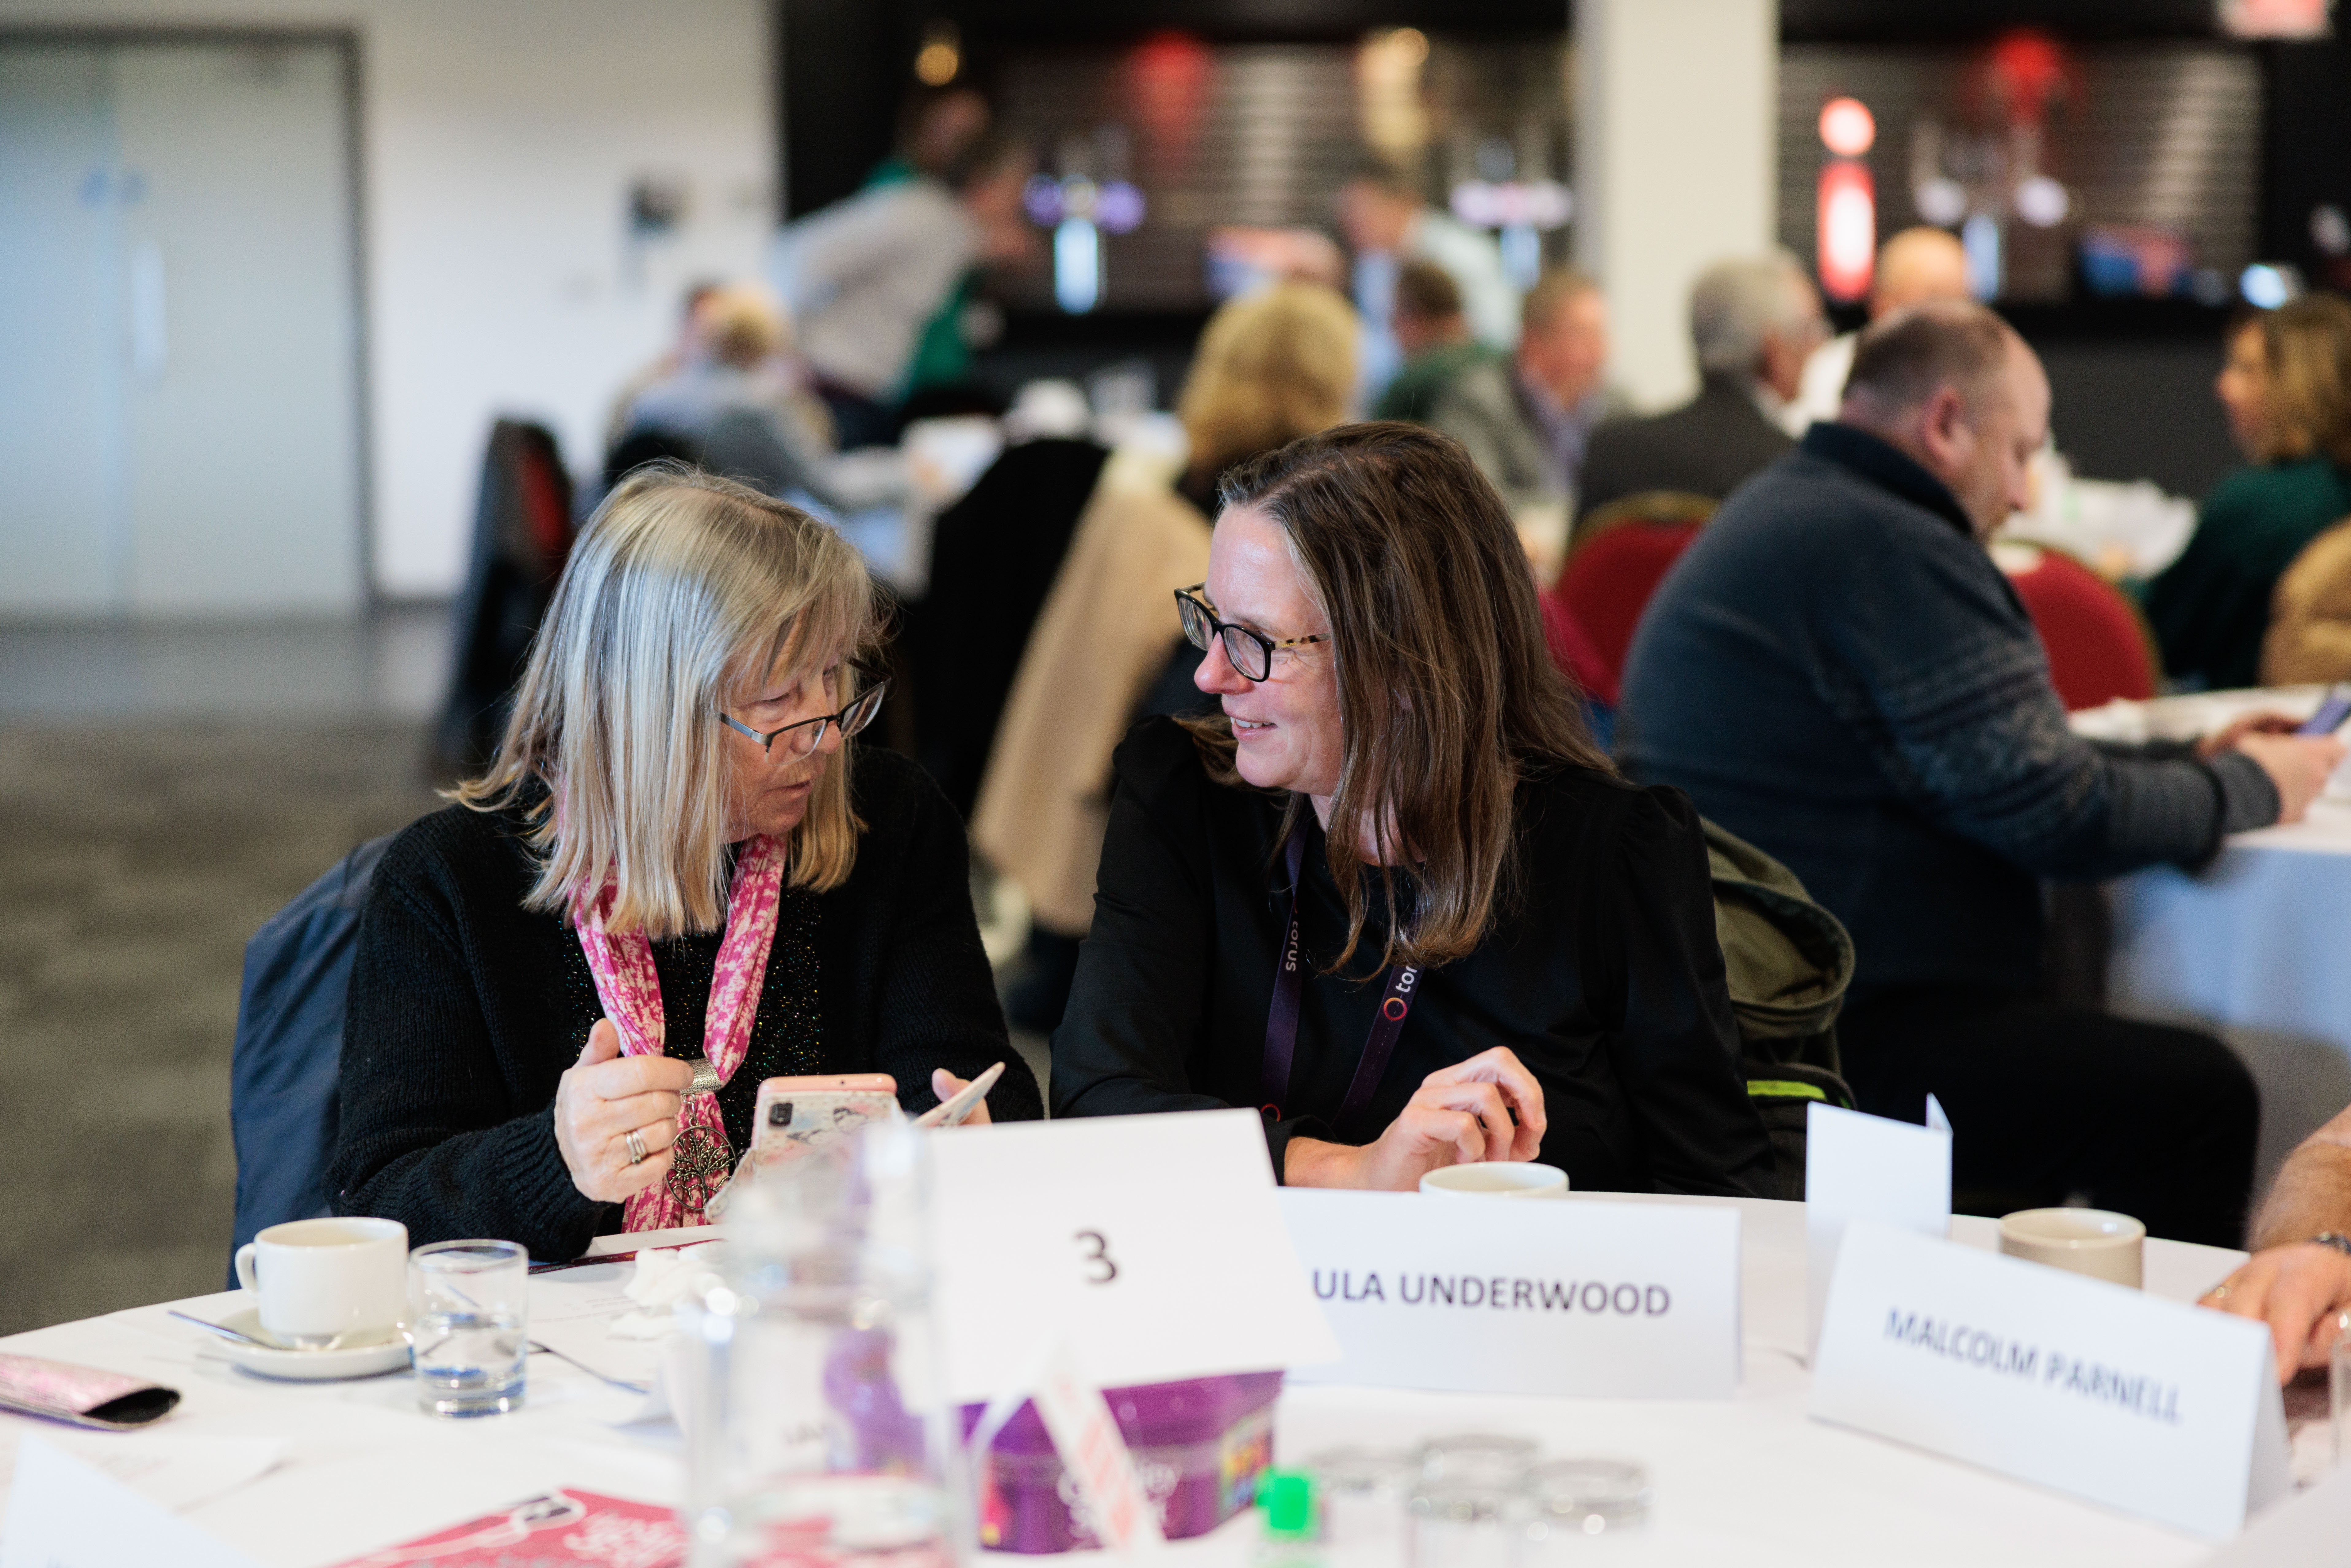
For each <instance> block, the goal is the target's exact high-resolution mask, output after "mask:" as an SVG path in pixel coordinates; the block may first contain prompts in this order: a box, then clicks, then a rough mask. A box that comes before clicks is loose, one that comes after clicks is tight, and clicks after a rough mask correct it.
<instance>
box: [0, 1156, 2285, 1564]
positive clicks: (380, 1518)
mask: <svg viewBox="0 0 2351 1568" xmlns="http://www.w3.org/2000/svg"><path fill="white" fill-rule="evenodd" d="M1636 1201H1649V1202H1676V1201H1695V1200H1679V1199H1669V1198H1667V1199H1659V1198H1650V1199H1643V1200H1636ZM1737 1207H1739V1208H1740V1211H1741V1213H1742V1216H1743V1234H1742V1258H1743V1260H1744V1269H1745V1281H1744V1294H1743V1301H1742V1312H1743V1323H1744V1330H1745V1345H1746V1351H1745V1360H1746V1365H1745V1376H1744V1379H1743V1381H1742V1383H1741V1385H1740V1393H1739V1396H1738V1397H1737V1398H1736V1399H1735V1400H1731V1401H1729V1402H1706V1403H1700V1402H1691V1401H1674V1402H1650V1401H1635V1400H1558V1399H1531V1398H1530V1399H1507V1398H1490V1397H1485V1398H1473V1397H1466V1396H1441V1395H1426V1394H1404V1393H1390V1392H1385V1391H1374V1390H1368V1389H1344V1388H1300V1389H1296V1390H1293V1391H1291V1392H1290V1393H1288V1394H1285V1395H1284V1396H1282V1399H1281V1403H1280V1407H1279V1410H1278V1412H1277V1419H1276V1444H1277V1451H1278V1453H1279V1454H1280V1455H1281V1456H1283V1457H1285V1458H1291V1459H1295V1458H1302V1457H1304V1456H1306V1455H1309V1454H1311V1453H1313V1452H1314V1451H1315V1450H1317V1449H1320V1448H1327V1447H1332V1446H1335V1445H1340V1444H1364V1443H1371V1444H1390V1445H1398V1446H1404V1445H1409V1444H1413V1443H1416V1442H1418V1441H1419V1440H1421V1439H1423V1438H1426V1437H1430V1436H1432V1435H1435V1434H1438V1433H1442V1432H1446V1431H1458V1430H1462V1429H1470V1428H1474V1429H1480V1430H1500V1431H1505V1432H1513V1433H1520V1434H1523V1435H1525V1436H1528V1437H1535V1438H1538V1439H1540V1440H1541V1442H1542V1444H1543V1445H1544V1447H1545V1448H1546V1449H1547V1450H1548V1451H1549V1452H1550V1453H1552V1454H1553V1455H1556V1456H1565V1455H1575V1454H1585V1455H1589V1454H1608V1455H1616V1456H1622V1457H1625V1458H1633V1459H1636V1460H1638V1461H1640V1462H1641V1463H1643V1464H1645V1465H1646V1466H1647V1467H1648V1469H1649V1472H1650V1476H1651V1479H1652V1482H1653V1486H1654V1491H1655V1496H1656V1508H1655V1513H1654V1516H1653V1519H1652V1522H1651V1526H1650V1528H1649V1529H1648V1530H1647V1531H1645V1532H1643V1533H1641V1534H1639V1535H1635V1536H1627V1537H1625V1539H1624V1540H1623V1541H1622V1542H1621V1543H1620V1542H1610V1545H1611V1546H1612V1548H1617V1549H1616V1550H1612V1551H1611V1552H1610V1553H1609V1555H1611V1556H1612V1557H1617V1558H1621V1559H1623V1560H1624V1561H1625V1562H1626V1563H1659V1564H1667V1563H1672V1564H1680V1563H1687V1564H1704V1565H1705V1568H1722V1565H1723V1564H1726V1563H1738V1564H1740V1565H1741V1568H1774V1565H1778V1564H1788V1565H1790V1568H1797V1565H1801V1568H1834V1565H1837V1564H1844V1563H1852V1564H1856V1565H1860V1564H1867V1565H1869V1568H1879V1565H1882V1564H1886V1563H1905V1564H1951V1565H1953V1568H1959V1565H1962V1564H1964V1565H1967V1568H1980V1565H1981V1564H1985V1563H2000V1564H2001V1565H2002V1568H2031V1565H2032V1564H2037V1563H2050V1564H2065V1565H2067V1568H2085V1565H2088V1564H2096V1563H2115V1564H2131V1565H2133V1568H2143V1565H2156V1568H2160V1565H2162V1564H2168V1563H2182V1564H2184V1563H2196V1562H2199V1561H2200V1560H2201V1559H2202V1558H2203V1557H2204V1556H2205V1555H2206V1554H2207V1552H2209V1551H2210V1548H2209V1546H2208V1545H2207V1544H2205V1543H2203V1542H2198V1541H2196V1540H2193V1539H2191V1538H2189V1537H2187V1536H2184V1535H2179V1534H2176V1533H2174V1532H2172V1531H2168V1530H2165V1529H2163V1528H2160V1527H2158V1526H2156V1525H2152V1524H2147V1523H2143V1522H2141V1521H2137V1520H2133V1519H2129V1518H2125V1517H2122V1516H2120V1515H2116V1514H2113V1513H2109V1512H2106V1511H2104V1510H2101V1509H2098V1508H2095V1507H2093V1506H2091V1505H2089V1504H2087V1503H2083V1502H2077V1501H2074V1500H2071V1499H2069V1498H2065V1497H2063V1496H2059V1495H2057V1494H2055V1493H2052V1492H2044V1491H2041V1490H2036V1489H2034V1488H2032V1487H2029V1486H2025V1485H2022V1484H2021V1483H2019V1482H2015V1481H2011V1480H2006V1479H2001V1478H2000V1477H1997V1476H1993V1475H1991V1474H1989V1473H1986V1472H1983V1471H1980V1470H1976V1469H1970V1468H1968V1467H1965V1466H1962V1465H1958V1464H1953V1463H1950V1462H1948V1461H1945V1460H1941V1459H1938V1458H1931V1457H1929V1456H1928V1455H1926V1454H1923V1453H1920V1452H1917V1451H1916V1450H1913V1449H1909V1448H1903V1447H1900V1446H1897V1445H1896V1444H1892V1443H1887V1442H1884V1441H1881V1440H1878V1439H1876V1438H1873V1437H1864V1436H1862V1435H1860V1434H1858V1433H1855V1432H1850V1431H1846V1430H1843V1429H1841V1428H1838V1427H1828V1426H1823V1425H1821V1424H1819V1423H1816V1422H1813V1421H1811V1420H1808V1419H1807V1418H1806V1417H1805V1416H1804V1404H1805V1399H1806V1397H1807V1391H1808V1386H1809V1376H1808V1375H1807V1373H1806V1372H1805V1370H1804V1367H1803V1365H1802V1362H1801V1360H1800V1354H1801V1349H1802V1343H1803V1341H1802V1336H1803V1324H1804V1232H1803V1209H1802V1206H1801V1205H1797V1204H1785V1203H1763V1202H1740V1203H1739V1204H1738V1205H1737ZM1953 1224H1954V1231H1955V1235H1956V1236H1957V1238H1958V1239H1960V1240H1962V1241H1964V1242H1967V1243H1969V1244H1972V1245H1976V1246H1981V1247H1987V1248H1988V1247H1990V1246H1991V1245H1992V1244H1993V1240H1992V1236H1993V1232H1992V1228H1991V1222H1990V1221H1986V1220H1976V1219H1968V1218H1960V1219H1957V1220H1955V1221H1954V1222H1953ZM2238 1259H2239V1255H2238V1254H2235V1253H2231V1252H2226V1251H2222V1250H2220V1249H2213V1248H2207V1247H2196V1246H2191V1245H2188V1244H2185V1243H2179V1242H2165V1241H2155V1242H2150V1243H2149V1244H2148V1251H2147V1288H2148V1289H2149V1290H2150V1291H2155V1292H2157V1293H2158V1294H2161V1295H2164V1296H2168V1297H2170V1298H2173V1299H2176V1300H2181V1301H2186V1300H2189V1299H2192V1298H2193V1297H2194V1296H2196V1295H2197V1294H2198V1293H2199V1292H2200V1291H2203V1290H2204V1289H2206V1288H2207V1287H2209V1286H2210V1285H2211V1284H2212V1283H2213V1282H2214V1281H2217V1280H2219V1279H2220V1277H2221V1276H2222V1275H2224V1274H2225V1273H2226V1272H2227V1271H2228V1270H2230V1269H2231V1268H2232V1267H2233V1266H2234V1265H2235V1263H2236V1262H2237V1261H2238ZM627 1267H628V1265H625V1264H612V1265H606V1266H602V1267H600V1268H597V1269H593V1270H572V1271H570V1272H569V1273H564V1274H555V1275H549V1276H544V1277H542V1278H541V1279H539V1280H538V1281H534V1299H533V1309H532V1310H533V1313H534V1322H533V1325H532V1331H533V1333H534V1334H536V1335H538V1336H539V1337H542V1338H548V1337H553V1335H552V1334H550V1333H549V1330H551V1329H553V1328H555V1327H556V1324H555V1323H554V1322H553V1321H552V1319H553V1316H554V1314H555V1313H556V1312H558V1311H559V1310H561V1309H562V1308H564V1307H565V1306H572V1307H576V1306H579V1305H580V1304H583V1303H584V1302H586V1301H588V1300H590V1298H592V1297H595V1296H598V1295H609V1294H610V1293H611V1291H613V1290H615V1289H616V1288H617V1286H618V1284H619V1283H620V1282H621V1281H622V1280H623V1279H624V1278H625V1275H624V1272H623V1270H625V1269H626V1268H627ZM241 1301H242V1298H241V1297H240V1295H239V1294H237V1293H235V1292H231V1293H228V1294H225V1295H220V1296H208V1297H202V1298H198V1299H197V1300H195V1301H190V1302H184V1303H181V1304H182V1305H183V1307H184V1308H185V1309H186V1310H188V1311H192V1312H198V1313H200V1314H204V1315H211V1316H214V1317H217V1316H219V1315H220V1314H222V1313H225V1312H228V1311H230V1310H231V1309H233V1308H234V1307H235V1306H237V1305H239V1304H241ZM541 1317H545V1318H547V1319H548V1320H549V1321H547V1322H540V1321H538V1319H540V1318H541ZM579 1326H580V1324H579V1323H578V1322H576V1321H575V1329H577V1328H578V1327H579ZM599 1332H600V1331H599ZM213 1343H214V1342H212V1341H209V1340H207V1339H205V1338H204V1336H203V1335H201V1334H200V1333H198V1332H197V1331H195V1330H193V1329H189V1328H186V1327H184V1326H183V1325H180V1324H177V1323H174V1322H172V1320H171V1319H169V1318H168V1317H166V1316H164V1314H163V1311H162V1308H161V1307H141V1308H136V1309H133V1310H131V1311H129V1312H117V1313H114V1314H112V1315H110V1316H108V1317H103V1318H94V1319H89V1320H87V1321H85V1322H75V1323H65V1324H60V1325H58V1326H57V1327H55V1328H48V1329H42V1330H38V1331H36V1332H34V1333H26V1334H18V1335H15V1336H13V1337H11V1338H8V1339H5V1340H0V1350H5V1351H9V1352H16V1353H20V1354H34V1355H47V1356H52V1357H56V1358H58V1359H62V1360H68V1361H77V1362H81V1363H85V1364H94V1365H99V1366H105V1367H110V1368H114V1369H117V1370H120V1371H123V1372H130V1373H136V1374H139V1375H143V1376H148V1377H153V1378H156V1379H159V1380H161V1381H162V1382H164V1383H167V1384H169V1385H172V1386H174V1387H177V1388H179V1389H181V1390H183V1393H184V1394H185V1396H186V1397H185V1399H184V1401H183V1404H182V1405H181V1406H180V1408H179V1410H178V1411H177V1412H175V1413H174V1414H173V1415H172V1416H170V1417H168V1418H167V1419H165V1420H164V1421H162V1422H160V1423H158V1424H157V1426H156V1427H154V1428H152V1430H153V1431H154V1432H155V1433H156V1434H157V1435H159V1436H162V1435H176V1436H180V1437H204V1436H220V1437H264V1438H274V1439H278V1440H281V1441H282V1442H283V1443H284V1445H285V1459H284V1461H283V1462H282V1463H281V1465H280V1466H279V1468H278V1469H276V1470H274V1471H272V1472H270V1473H269V1474H267V1475H266V1476H264V1477H263V1478H261V1479H258V1480H256V1481H254V1482H252V1483H250V1484H248V1485H246V1487H244V1488H243V1489H242V1490H237V1491H235V1492H233V1493H230V1494H229V1495H227V1496H225V1497H223V1498H220V1499H217V1500H214V1501H211V1502H208V1503H204V1504H200V1505H198V1506H197V1507H195V1508H194V1509H193V1510H192V1511H189V1512H188V1514H187V1515H186V1517H187V1518H188V1519H190V1520H191V1521H193V1522H194V1523H196V1524H197V1525H199V1526H201V1527H202V1528H203V1529H204V1530H207V1531H212V1532H214V1534H215V1535H217V1536H219V1537H220V1538H221V1539H223V1540H225V1541H226V1542H229V1543H231V1544H233V1545H235V1546H236V1547H238V1548H240V1549H241V1550H243V1551H245V1552H247V1553H249V1554H250V1555H251V1556H252V1557H253V1558H254V1559H255V1560H256V1562H257V1563H263V1564H268V1565H271V1568H310V1565H314V1564H324V1563H334V1562H338V1561H340V1560H342V1559H344V1558H347V1557H350V1556H353V1555H356V1554H358V1553H360V1552H368V1551H372V1550H376V1549H378V1548H381V1547H382V1546H385V1545H389V1544H392V1543H393V1542H399V1541H402V1540H407V1539H411V1538H413V1537H415V1536H418V1535H421V1534H424V1533H426V1532H428V1531H433V1530H435V1529H439V1528H442V1527H444V1526H446V1525H448V1524H452V1523H455V1522H457V1521H461V1520H463V1519H465V1518H468V1517H471V1516H473V1515H475V1514H478V1513H483V1512H487V1511H492V1510H494V1509H496V1508H499V1507H501V1506H503V1505H505V1504H507V1503H510V1502H512V1501H514V1500H517V1499H519V1498H521V1497H524V1496H527V1495H528V1494H529V1493H531V1492H532V1491H534V1490H543V1489H546V1488H549V1487H554V1486H560V1485H569V1486H577V1487H582V1488H586V1489H588V1490H604V1491H608V1492H611V1493H613V1494H615V1495H619V1496H625V1497H636V1498H640V1499H643V1500H648V1501H671V1500H674V1499H675V1498H676V1497H677V1496H678V1495H679V1492H680V1482H681V1475H680V1468H679V1467H680V1459H679V1454H678V1437H677V1433H676V1430H675V1428H674V1427H671V1426H669V1425H667V1424H662V1425H648V1426H640V1427H614V1426H611V1425H608V1424H607V1423H608V1422H609V1421H610V1420H611V1419H612V1418H613V1417H615V1416H619V1415H621V1414H622V1412H624V1411H625V1410H626V1409H627V1408H628V1407H629V1406H631V1405H632V1403H633V1401H632V1400H631V1399H630V1398H629V1396H625V1395H621V1394H617V1393H614V1392H612V1391H610V1390H607V1389H606V1388H605V1387H604V1386H603V1385H601V1384H598V1383H596V1382H594V1381H592V1380H591V1379H590V1378H589V1377H587V1376H586V1375H583V1374H581V1373H579V1372H576V1371H573V1370H572V1369H571V1368H569V1367H568V1366H565V1365H563V1364H560V1363H559V1362H556V1361H554V1360H552V1359H551V1358H550V1357H548V1356H544V1355H538V1356H533V1357H532V1358H531V1363H530V1383H529V1392H528V1406H527V1407H526V1408H525V1409H524V1410H523V1411H521V1412H519V1413H517V1414H516V1415H514V1416H505V1417H500V1418H495V1419H490V1420H486V1421H475V1422H470V1423H446V1422H440V1421H434V1420H432V1419H430V1418H428V1417H426V1416H423V1415H421V1414H419V1413H418V1412H417V1410H416V1408H415V1406H414V1396H413V1385H411V1383H410V1382H409V1380H408V1378H407V1377H406V1375H386V1376H383V1377H378V1378H372V1379H369V1380H366V1381H363V1382H356V1383H348V1384H312V1385H303V1384H282V1383H269V1382H265V1381H262V1380H260V1379H256V1378H254V1377H250V1376H247V1375H245V1374H244V1373H241V1372H239V1371H237V1370H235V1368H234V1367H233V1366H231V1365H230V1364H228V1363H227V1362H226V1361H225V1359H223V1358H221V1357H220V1356H218V1355H216V1354H214V1351H213V1348H212V1346H213ZM563 1343H564V1344H565V1345H566V1348H569V1349H572V1350H574V1351H575V1353H577V1354H582V1355H583V1357H586V1356H589V1355H590V1354H593V1355H594V1357H595V1360H596V1362H597V1363H599V1364H603V1365H604V1366H605V1367H606V1369H607V1370H611V1369H613V1368H614V1367H615V1366H616V1365H618V1364H622V1362H623V1361H624V1360H625V1354H624V1353H625V1347H623V1346H622V1345H620V1344H619V1343H617V1342H614V1343H610V1344H608V1346H607V1347H606V1352H605V1353H604V1354H597V1351H596V1342H595V1340H594V1338H593V1337H592V1333H591V1334H589V1335H582V1334H580V1333H573V1334H571V1335H569V1336H567V1337H566V1338H565V1340H564V1341H563ZM59 1430H62V1428H58V1427H52V1426H48V1425H47V1424H45V1423H40V1422H36V1421H32V1420H28V1419H26V1418H23V1417H16V1416H0V1464H8V1465H11V1466H13V1460H14V1457H15V1451H16V1444H17V1441H18V1439H19V1438H20V1437H22V1436H23V1435H24V1434H25V1433H26V1432H57V1431H59ZM2319 1435H2321V1436H2323V1429H2322V1430H2321V1432H2320V1434H2319ZM141 1436H142V1435H141V1434H130V1435H125V1436H122V1437H110V1438H108V1439H106V1440H107V1441H110V1442H120V1443H124V1444H137V1443H139V1442H140V1441H141ZM1254 1528H1255V1527H1254V1524H1253V1522H1252V1521H1250V1520H1249V1519H1248V1518H1244V1519H1242V1520H1239V1521H1234V1522H1233V1523H1231V1524H1228V1526H1226V1527H1225V1528H1224V1529H1223V1530H1220V1531H1217V1532H1216V1533H1215V1534H1213V1535H1210V1536H1207V1537H1205V1538H1202V1539H1201V1540H1199V1541H1196V1542H1186V1543H1182V1544H1181V1545H1179V1546H1178V1547H1176V1548H1175V1549H1174V1550H1173V1552H1171V1556H1170V1558H1169V1568H1246V1564H1247V1563H1248V1561H1249V1555H1248V1553H1249V1543H1250V1542H1251V1540H1252V1539H1253V1537H1252V1533H1251V1532H1252V1531H1253V1530H1254ZM996 1561H998V1562H1000V1563H1009V1562H1011V1561H1012V1560H1011V1559H1008V1558H999V1559H996Z"/></svg>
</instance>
